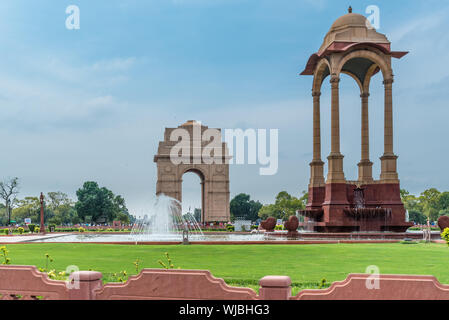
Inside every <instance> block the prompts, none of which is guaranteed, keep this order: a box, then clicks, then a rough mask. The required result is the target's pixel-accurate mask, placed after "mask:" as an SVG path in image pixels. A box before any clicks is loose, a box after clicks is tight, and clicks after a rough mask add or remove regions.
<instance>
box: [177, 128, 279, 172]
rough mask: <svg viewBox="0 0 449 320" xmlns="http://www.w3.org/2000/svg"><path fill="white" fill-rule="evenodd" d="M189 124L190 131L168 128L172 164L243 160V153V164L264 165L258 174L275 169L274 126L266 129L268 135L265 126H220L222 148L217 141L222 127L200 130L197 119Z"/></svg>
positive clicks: (276, 156)
mask: <svg viewBox="0 0 449 320" xmlns="http://www.w3.org/2000/svg"><path fill="white" fill-rule="evenodd" d="M192 127H193V128H192V130H191V132H190V131H189V130H187V129H185V128H176V129H174V130H173V131H172V132H171V134H170V141H173V142H177V143H176V144H175V145H174V146H173V147H172V148H171V150H170V160H171V162H172V163H173V164H201V163H204V164H223V163H225V164H234V163H235V164H245V155H246V160H247V162H246V164H259V165H261V166H264V167H261V168H259V174H260V175H274V174H276V173H277V170H278V138H279V133H278V129H269V138H268V137H267V130H266V129H246V130H242V129H224V138H225V139H224V140H225V143H226V144H227V147H228V148H227V150H226V149H224V148H223V144H222V141H221V138H222V134H221V132H222V131H220V130H219V129H211V128H208V129H206V130H203V131H202V129H201V123H200V122H195V123H194V125H193V126H192ZM245 141H246V144H245ZM268 145H269V146H268ZM234 146H235V148H234ZM245 146H246V147H247V152H245ZM234 149H235V150H234ZM268 150H269V152H267V151H268ZM234 159H235V160H234Z"/></svg>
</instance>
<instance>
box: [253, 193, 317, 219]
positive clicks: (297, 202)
mask: <svg viewBox="0 0 449 320" xmlns="http://www.w3.org/2000/svg"><path fill="white" fill-rule="evenodd" d="M307 197H308V194H307V193H306V192H305V191H303V196H302V197H301V198H300V199H298V198H296V197H293V196H291V195H290V194H289V193H288V192H286V191H281V192H279V193H278V195H277V196H276V200H275V203H274V204H268V205H265V206H263V207H262V208H261V209H260V210H259V217H260V218H262V219H266V218H268V217H274V218H276V219H283V220H287V219H288V217H289V216H294V215H296V211H297V210H300V209H304V208H305V205H306V203H307Z"/></svg>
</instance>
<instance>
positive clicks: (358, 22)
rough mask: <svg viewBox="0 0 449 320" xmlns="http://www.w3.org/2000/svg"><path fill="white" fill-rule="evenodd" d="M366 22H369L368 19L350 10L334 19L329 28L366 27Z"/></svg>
mask: <svg viewBox="0 0 449 320" xmlns="http://www.w3.org/2000/svg"><path fill="white" fill-rule="evenodd" d="M367 23H368V24H369V21H368V19H366V18H365V16H362V15H361V14H358V13H352V12H351V13H348V14H345V15H344V16H341V17H340V18H338V19H337V20H335V22H334V23H333V24H332V27H331V29H330V30H331V31H335V30H336V29H339V28H347V27H366V26H367Z"/></svg>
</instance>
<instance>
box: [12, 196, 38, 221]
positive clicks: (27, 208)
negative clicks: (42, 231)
mask: <svg viewBox="0 0 449 320" xmlns="http://www.w3.org/2000/svg"><path fill="white" fill-rule="evenodd" d="M40 207H41V204H40V200H39V198H38V197H25V198H24V199H20V200H17V201H16V208H14V210H13V211H12V218H13V219H14V220H16V221H17V222H19V221H20V222H23V221H24V219H25V218H30V219H31V222H32V223H37V224H38V223H39V221H40Z"/></svg>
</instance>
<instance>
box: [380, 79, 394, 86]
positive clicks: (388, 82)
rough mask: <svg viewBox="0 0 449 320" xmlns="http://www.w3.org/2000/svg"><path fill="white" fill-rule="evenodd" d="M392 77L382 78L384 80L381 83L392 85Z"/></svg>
mask: <svg viewBox="0 0 449 320" xmlns="http://www.w3.org/2000/svg"><path fill="white" fill-rule="evenodd" d="M393 81H394V80H393V78H388V79H384V81H383V82H382V83H383V84H384V86H387V85H390V86H391V85H392V84H393Z"/></svg>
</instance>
